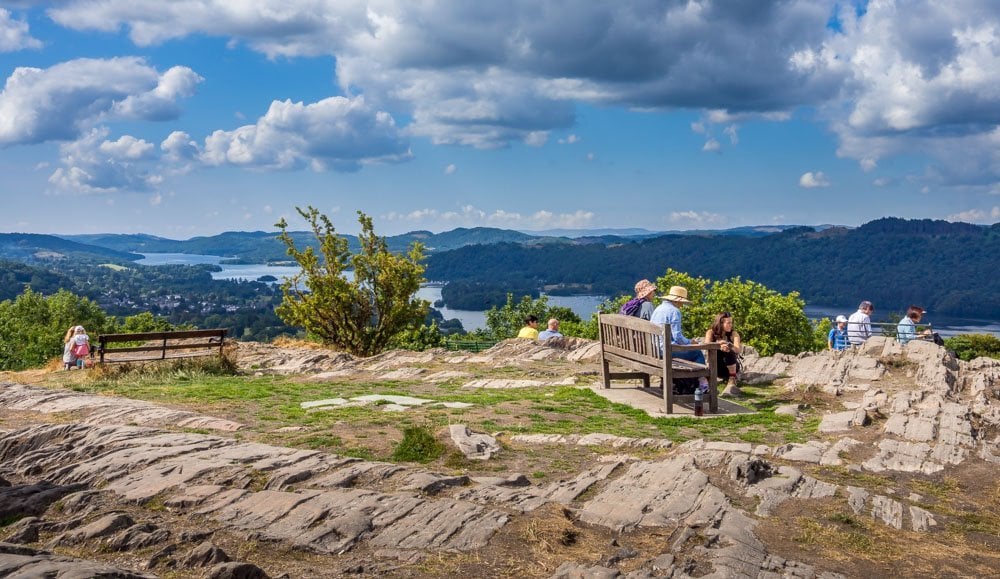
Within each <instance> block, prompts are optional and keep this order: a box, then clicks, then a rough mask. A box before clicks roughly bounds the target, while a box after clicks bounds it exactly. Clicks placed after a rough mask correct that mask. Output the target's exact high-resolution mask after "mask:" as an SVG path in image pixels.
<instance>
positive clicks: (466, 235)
mask: <svg viewBox="0 0 1000 579" xmlns="http://www.w3.org/2000/svg"><path fill="white" fill-rule="evenodd" d="M289 235H291V236H292V239H293V240H294V241H295V244H296V245H297V246H298V247H305V246H307V245H315V242H316V238H315V237H314V236H313V234H312V232H310V231H290V232H289ZM277 236H278V234H277V233H276V232H266V231H227V232H225V233H220V234H218V235H212V236H207V237H192V238H191V239H186V240H175V239H166V238H163V237H154V236H152V235H115V234H100V235H67V236H64V237H63V238H64V239H66V240H73V241H77V242H79V243H85V244H93V245H95V246H100V247H104V248H108V249H114V250H117V251H120V252H136V253H189V254H191V253H194V254H203V255H219V256H223V257H227V258H229V259H227V260H224V263H274V262H283V261H288V260H289V257H288V255H287V254H286V253H285V246H284V245H283V244H282V243H281V242H280V241H278V237H277ZM40 237H49V236H40ZM344 237H345V238H347V241H348V245H349V247H350V250H351V251H357V250H358V248H359V247H360V246H359V245H358V240H357V237H355V236H353V235H345V236H344ZM414 241H419V242H421V243H423V244H424V245H425V246H426V247H427V251H428V252H434V251H448V250H451V249H456V248H459V247H464V246H467V245H473V244H493V243H502V242H525V241H549V242H560V243H570V241H569V240H567V239H562V238H554V237H553V238H542V237H537V236H531V235H526V234H524V233H520V232H518V231H511V230H508V229H496V228H492V227H474V228H471V229H466V228H463V227H460V228H458V229H453V230H451V231H445V232H443V233H431V232H430V231H411V232H409V233H404V234H402V235H394V236H390V237H387V238H386V243H387V244H388V246H389V249H390V250H392V251H396V252H403V251H406V250H407V249H409V247H410V244H411V243H413V242H414ZM2 256H3V253H2V252H0V257H2ZM11 257H14V256H11Z"/></svg>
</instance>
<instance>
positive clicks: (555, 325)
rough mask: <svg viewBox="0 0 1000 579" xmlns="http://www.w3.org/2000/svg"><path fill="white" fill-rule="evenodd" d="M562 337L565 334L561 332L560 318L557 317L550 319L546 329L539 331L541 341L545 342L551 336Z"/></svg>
mask: <svg viewBox="0 0 1000 579" xmlns="http://www.w3.org/2000/svg"><path fill="white" fill-rule="evenodd" d="M561 337H563V335H562V334H560V333H559V320H557V319H555V318H552V319H551V320H549V323H548V326H547V327H546V328H545V329H544V330H542V331H541V332H538V341H539V342H544V341H545V340H548V339H549V338H561Z"/></svg>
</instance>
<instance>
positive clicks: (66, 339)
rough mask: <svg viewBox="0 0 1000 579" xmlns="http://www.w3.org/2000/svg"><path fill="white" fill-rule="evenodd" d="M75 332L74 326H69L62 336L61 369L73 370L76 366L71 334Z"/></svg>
mask: <svg viewBox="0 0 1000 579" xmlns="http://www.w3.org/2000/svg"><path fill="white" fill-rule="evenodd" d="M75 333H76V326H70V327H69V329H68V330H66V335H65V336H63V357H62V361H63V370H73V369H75V368H76V356H74V355H73V335H74V334H75Z"/></svg>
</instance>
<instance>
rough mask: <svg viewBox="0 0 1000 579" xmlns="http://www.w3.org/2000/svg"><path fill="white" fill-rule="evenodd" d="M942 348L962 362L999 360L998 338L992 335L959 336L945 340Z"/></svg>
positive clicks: (999, 341)
mask: <svg viewBox="0 0 1000 579" xmlns="http://www.w3.org/2000/svg"><path fill="white" fill-rule="evenodd" d="M944 347H945V348H947V349H949V350H951V351H953V352H955V355H956V356H958V357H959V358H960V359H962V360H966V361H969V360H972V359H974V358H979V357H987V358H1000V338H997V337H996V336H994V335H992V334H961V335H958V336H952V337H950V338H945V340H944Z"/></svg>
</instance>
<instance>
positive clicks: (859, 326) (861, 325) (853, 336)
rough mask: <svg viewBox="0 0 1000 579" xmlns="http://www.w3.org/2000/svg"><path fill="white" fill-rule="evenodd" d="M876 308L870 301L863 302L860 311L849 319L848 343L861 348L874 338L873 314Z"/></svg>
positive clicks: (859, 307)
mask: <svg viewBox="0 0 1000 579" xmlns="http://www.w3.org/2000/svg"><path fill="white" fill-rule="evenodd" d="M874 311H875V306H874V305H872V303H871V302H870V301H868V300H865V301H863V302H861V304H860V305H859V306H858V311H856V312H854V313H853V314H851V317H849V318H847V341H848V342H850V343H851V345H852V346H860V345H861V344H864V343H865V340H867V339H868V338H870V337H872V317H871V316H872V312H874Z"/></svg>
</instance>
